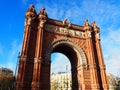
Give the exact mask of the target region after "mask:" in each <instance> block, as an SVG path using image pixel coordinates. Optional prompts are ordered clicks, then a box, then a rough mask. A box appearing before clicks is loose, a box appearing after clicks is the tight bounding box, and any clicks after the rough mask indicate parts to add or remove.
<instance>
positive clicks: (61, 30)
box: [45, 24, 85, 39]
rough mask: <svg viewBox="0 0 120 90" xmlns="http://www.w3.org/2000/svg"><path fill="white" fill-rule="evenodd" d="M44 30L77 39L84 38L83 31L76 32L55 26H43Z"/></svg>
mask: <svg viewBox="0 0 120 90" xmlns="http://www.w3.org/2000/svg"><path fill="white" fill-rule="evenodd" d="M45 30H46V31H49V32H53V33H57V34H62V35H67V36H71V37H77V38H82V39H84V38H85V33H84V32H83V31H77V30H73V29H69V28H63V27H58V26H55V25H50V24H45Z"/></svg>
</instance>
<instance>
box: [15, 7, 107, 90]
mask: <svg viewBox="0 0 120 90" xmlns="http://www.w3.org/2000/svg"><path fill="white" fill-rule="evenodd" d="M54 52H60V53H63V54H64V55H66V56H67V57H68V58H69V61H70V63H71V77H72V85H71V86H72V87H71V88H72V90H108V83H107V78H106V69H105V64H104V60H103V55H102V50H101V44H100V29H99V27H98V26H97V25H96V23H95V22H93V23H92V25H90V24H89V22H88V20H85V21H84V25H83V26H79V25H75V24H72V23H71V22H70V21H69V20H68V19H65V20H64V21H58V20H54V19H51V18H49V17H48V15H47V13H46V11H45V8H42V10H41V11H40V13H38V14H37V13H36V11H35V9H34V6H33V5H31V6H30V8H29V9H28V10H27V11H26V18H25V27H24V39H23V44H22V50H21V54H20V57H19V60H20V61H19V67H18V74H17V80H16V87H15V88H16V90H50V67H51V53H54ZM63 64H64V63H63Z"/></svg>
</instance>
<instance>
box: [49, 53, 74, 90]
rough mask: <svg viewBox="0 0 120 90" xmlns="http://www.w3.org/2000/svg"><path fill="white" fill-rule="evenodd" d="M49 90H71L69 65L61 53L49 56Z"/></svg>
mask: <svg viewBox="0 0 120 90" xmlns="http://www.w3.org/2000/svg"><path fill="white" fill-rule="evenodd" d="M50 70H51V73H50V75H51V77H50V87H51V88H50V90H71V88H72V79H71V64H70V61H69V59H68V58H67V56H65V55H64V54H62V53H58V52H57V53H52V54H51V69H50Z"/></svg>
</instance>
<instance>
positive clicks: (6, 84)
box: [0, 74, 14, 90]
mask: <svg viewBox="0 0 120 90" xmlns="http://www.w3.org/2000/svg"><path fill="white" fill-rule="evenodd" d="M13 85H14V76H13V74H7V75H6V74H0V90H13Z"/></svg>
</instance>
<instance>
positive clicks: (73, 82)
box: [51, 43, 79, 90]
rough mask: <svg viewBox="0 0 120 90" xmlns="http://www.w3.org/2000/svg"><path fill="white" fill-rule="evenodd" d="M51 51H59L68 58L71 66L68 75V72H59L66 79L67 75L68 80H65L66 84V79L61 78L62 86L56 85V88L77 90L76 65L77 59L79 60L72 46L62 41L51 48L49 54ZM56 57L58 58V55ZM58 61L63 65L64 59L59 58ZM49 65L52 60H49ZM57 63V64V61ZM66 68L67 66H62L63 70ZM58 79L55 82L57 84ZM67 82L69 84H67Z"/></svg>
mask: <svg viewBox="0 0 120 90" xmlns="http://www.w3.org/2000/svg"><path fill="white" fill-rule="evenodd" d="M53 53H61V54H63V55H65V56H66V57H67V58H68V59H67V60H68V62H69V64H70V67H71V71H70V75H68V73H67V75H65V74H61V75H63V76H62V77H66V76H67V78H66V79H68V77H69V79H70V80H69V81H68V80H67V84H66V83H65V81H66V80H65V78H63V80H62V84H63V85H62V87H60V86H56V88H59V89H67V90H71V89H72V90H77V88H78V82H79V81H78V76H77V75H78V72H77V66H78V60H79V59H78V58H79V57H78V55H77V52H76V51H75V49H74V47H72V46H70V45H69V44H65V43H62V44H60V45H57V46H56V47H54V48H53V50H52V52H51V55H52V54H53ZM51 59H52V58H51ZM57 59H59V57H58V58H57ZM51 61H52V60H51ZM60 62H63V63H62V64H63V65H64V66H65V63H64V60H61V61H60ZM51 65H52V62H51ZM58 65H59V63H58ZM66 68H67V67H64V70H65V69H66ZM51 75H52V74H51ZM53 76H54V75H53ZM59 76H60V73H59ZM59 76H57V77H59ZM54 77H55V76H54ZM59 81H60V80H58V81H57V82H56V84H58V82H59ZM68 82H69V85H68ZM54 84H55V83H54ZM59 85H60V84H59ZM51 88H52V86H51ZM59 89H58V90H59ZM51 90H53V89H51Z"/></svg>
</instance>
